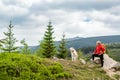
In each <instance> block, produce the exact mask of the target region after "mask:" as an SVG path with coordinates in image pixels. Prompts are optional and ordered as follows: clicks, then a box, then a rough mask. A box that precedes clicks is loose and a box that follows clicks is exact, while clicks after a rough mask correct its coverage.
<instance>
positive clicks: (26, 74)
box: [0, 53, 70, 80]
mask: <svg viewBox="0 0 120 80" xmlns="http://www.w3.org/2000/svg"><path fill="white" fill-rule="evenodd" d="M61 74H63V76H62V77H58V76H60V75H61ZM69 75H70V74H69V73H66V72H64V70H63V67H62V66H61V64H59V63H57V62H52V61H50V60H45V59H42V58H39V57H37V56H33V55H30V54H29V55H26V54H18V53H1V54H0V80H57V79H60V80H62V79H63V78H64V79H65V78H66V79H67V78H68V77H69Z"/></svg>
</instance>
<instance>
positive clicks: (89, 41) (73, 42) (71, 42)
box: [30, 35, 120, 52]
mask: <svg viewBox="0 0 120 80" xmlns="http://www.w3.org/2000/svg"><path fill="white" fill-rule="evenodd" d="M66 40H67V47H68V48H70V47H74V48H75V49H79V48H82V47H89V46H95V45H96V41H97V40H100V41H101V42H102V43H105V44H106V43H120V35H114V36H99V37H88V38H82V37H74V38H69V39H66ZM55 44H56V46H57V45H58V44H59V41H56V42H55ZM38 47H39V46H31V47H30V49H31V50H32V51H33V52H34V51H35V50H36V49H37V48H38Z"/></svg>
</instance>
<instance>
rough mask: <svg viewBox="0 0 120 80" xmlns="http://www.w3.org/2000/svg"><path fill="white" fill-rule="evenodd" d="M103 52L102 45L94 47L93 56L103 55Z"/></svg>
mask: <svg viewBox="0 0 120 80" xmlns="http://www.w3.org/2000/svg"><path fill="white" fill-rule="evenodd" d="M104 52H105V48H104V47H103V45H102V44H100V45H98V46H96V48H95V50H94V54H103V53H104Z"/></svg>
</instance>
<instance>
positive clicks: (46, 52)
mask: <svg viewBox="0 0 120 80" xmlns="http://www.w3.org/2000/svg"><path fill="white" fill-rule="evenodd" d="M13 28H14V26H13V25H12V21H10V24H9V26H8V27H7V29H8V31H7V32H3V34H4V35H5V38H4V39H1V40H0V52H1V53H13V52H16V53H23V54H30V49H29V46H28V44H27V43H26V41H25V39H23V40H21V41H20V43H21V44H22V45H23V47H17V46H15V44H16V42H18V40H17V39H16V38H15V37H14V33H13ZM53 33H54V28H53V26H52V23H51V22H49V23H48V25H47V28H46V31H45V33H44V37H43V40H42V41H40V44H39V48H38V49H37V50H36V52H35V53H36V54H37V55H38V56H40V57H44V58H52V57H53V56H56V57H58V58H63V59H65V58H66V57H67V55H68V49H67V47H66V40H65V34H64V33H63V35H62V39H61V41H60V43H59V46H58V48H57V46H56V45H55V43H54V42H55V41H54V39H55V37H53Z"/></svg>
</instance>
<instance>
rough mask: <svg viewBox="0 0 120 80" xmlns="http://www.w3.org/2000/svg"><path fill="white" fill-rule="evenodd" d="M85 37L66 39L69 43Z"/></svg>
mask: <svg viewBox="0 0 120 80" xmlns="http://www.w3.org/2000/svg"><path fill="white" fill-rule="evenodd" d="M82 38H83V37H79V36H77V37H73V38H68V39H66V40H67V41H73V40H77V39H82Z"/></svg>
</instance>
